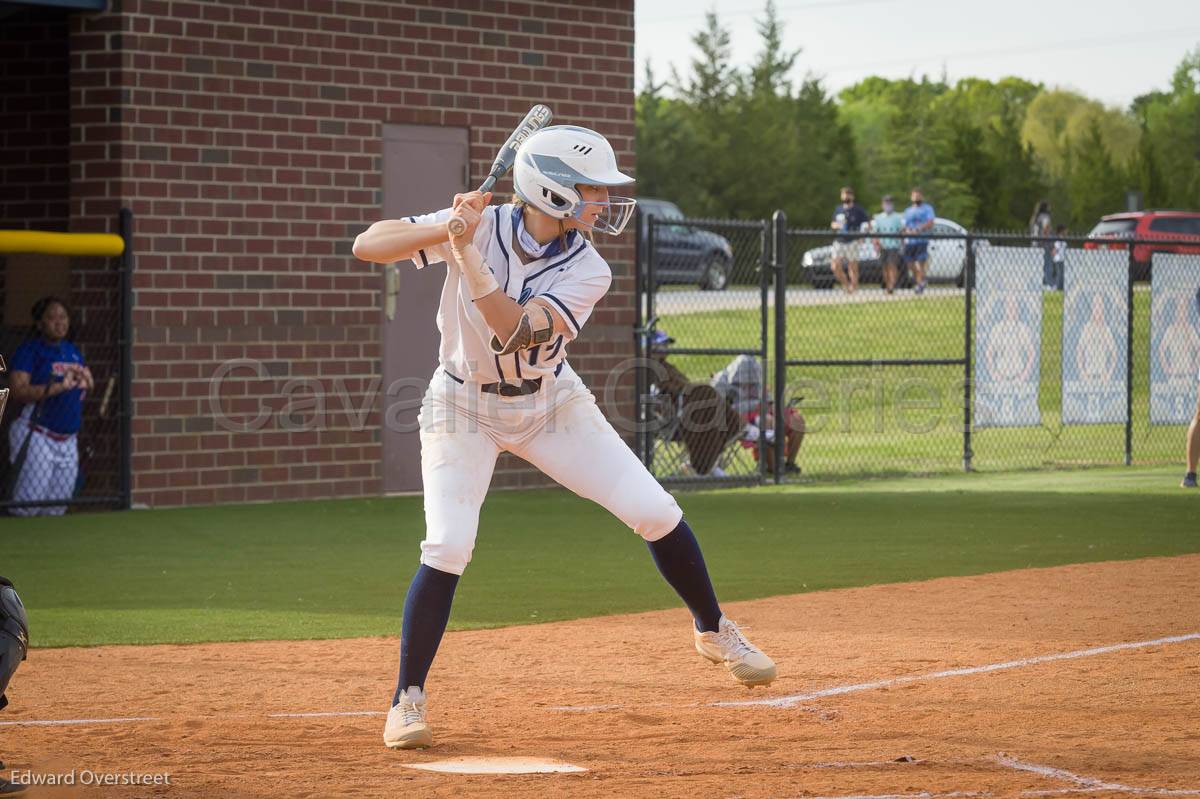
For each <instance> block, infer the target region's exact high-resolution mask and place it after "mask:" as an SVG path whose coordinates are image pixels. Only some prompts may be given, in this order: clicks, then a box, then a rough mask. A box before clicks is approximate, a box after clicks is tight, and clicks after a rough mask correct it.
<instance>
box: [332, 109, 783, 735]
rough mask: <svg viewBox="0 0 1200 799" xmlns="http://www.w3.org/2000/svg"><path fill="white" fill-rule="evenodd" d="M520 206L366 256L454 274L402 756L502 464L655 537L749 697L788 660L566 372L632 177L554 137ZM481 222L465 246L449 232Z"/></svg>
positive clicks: (405, 236)
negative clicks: (712, 569)
mask: <svg viewBox="0 0 1200 799" xmlns="http://www.w3.org/2000/svg"><path fill="white" fill-rule="evenodd" d="M513 180H514V186H515V190H516V197H517V199H516V200H514V202H513V203H512V204H510V205H498V206H490V205H489V202H490V201H491V198H492V195H491V193H490V192H488V193H484V194H480V193H479V192H471V193H469V194H460V195H456V196H455V197H454V201H453V207H452V208H448V209H445V210H442V211H438V212H436V213H432V214H426V215H424V216H416V217H409V218H407V219H403V220H385V221H382V222H377V223H375V224H374V225H372V226H371V227H370V228H369V229H368V230H366V231H365V232H364V233H362V234H361V235H360V236H359V237H358V238H357V239H356V241H355V244H354V253H355V255H356V256H358V257H359V258H361V259H363V260H367V261H373V262H377V263H391V262H393V261H397V260H402V259H410V260H412V262H413V263H414V264H415V265H416V267H417V268H418V269H421V268H426V267H428V266H429V265H430V264H435V263H442V262H444V263H445V264H446V282H445V284H444V286H443V288H442V295H441V303H440V306H439V308H438V314H437V324H438V329H439V330H440V331H441V336H442V340H441V348H440V353H439V360H440V365H439V366H438V368H437V370H436V371H435V372H434V375H433V378H432V380H431V383H430V385H429V389H428V390H427V391H426V393H425V396H424V399H423V401H422V405H421V412H420V414H419V416H418V422H419V425H420V432H421V473H422V479H423V482H424V495H425V523H426V531H425V540H424V541H423V542H422V544H421V565H420V567H419V568H418V569H417V573H416V575H415V576H414V577H413V581H412V584H411V586H410V587H409V590H408V596H407V598H406V600H405V603H404V621H403V627H402V631H401V637H400V675H399V679H398V680H397V684H396V692H395V694H394V696H393V698H392V709H391V711H390V712H389V713H388V717H387V723H386V725H385V727H384V732H383V740H384V743H385V744H386V745H387V746H389V747H391V748H393V749H413V748H418V747H426V746H429V745H430V744H432V742H433V734H432V732H431V730H430V727H429V724H428V723H427V722H426V696H425V678H426V675H427V674H428V673H429V667H430V664H431V663H432V662H433V658H434V654H435V653H436V651H437V648H438V644H439V643H440V642H441V639H442V633H443V632H444V631H445V628H446V622H447V621H448V619H449V617H450V605H451V601H452V600H453V597H454V590H455V587H456V586H457V584H458V580H459V577H460V576H461V575H462V573H463V571H464V570H465V569H466V566H467V563H468V562H469V561H470V559H471V551H472V549H473V548H474V546H475V536H476V532H477V529H478V525H479V508H480V506H481V505H482V503H483V500H484V497H485V495H486V494H487V489H488V485H489V483H490V482H491V478H492V470H493V468H494V466H495V463H496V458H497V456H498V455H499V454H500V452H502V451H508V452H512V453H513V454H515V455H517V456H518V457H521V458H524V459H525V460H527V461H529V462H530V463H532V464H533V465H535V466H537V467H538V468H539V469H541V470H542V471H543V472H545V473H546V474H547V475H549V476H550V477H552V478H554V479H555V480H557V481H558V482H559V483H561V484H562V485H564V486H566V487H567V488H569V489H571V490H572V491H574V492H575V493H576V494H579V495H580V496H583V497H586V498H588V499H590V500H593V501H595V502H598V503H600V504H601V505H602V506H604V507H605V508H606V509H608V510H609V511H610V512H611V513H612V514H613V515H614V516H616V517H617V518H619V519H620V520H621V521H622V522H624V523H625V524H627V525H628V526H629V527H630V528H632V529H633V530H634V532H636V533H637V534H638V535H640V536H641V537H642V538H644V539H645V540H646V541H647V543H648V544H649V547H650V552H651V555H652V556H653V558H654V561H655V563H656V564H657V566H658V568H659V571H660V572H661V573H662V575H663V577H665V578H666V580H667V582H668V583H670V584H671V586H672V587H673V588H674V589H675V590H676V591H677V592H678V594H679V596H680V597H681V598H682V599H683V601H684V603H685V604H686V605H687V606H688V608H689V609H690V610H691V612H692V615H693V616H694V617H695V628H694V640H695V646H696V649H697V651H698V652H699V653H700V654H701V655H703V656H704V657H705V658H708V659H709V660H711V661H713V662H714V663H724V664H725V665H726V666H727V667H728V669H729V671H730V673H731V674H732V675H733V677H734V678H735V679H737V680H738V681H739V682H741V683H742V684H744V685H748V686H754V685H766V684H767V683H769V682H771V681H772V680H773V679H775V664H774V663H773V662H772V661H771V659H770V658H769V657H767V656H766V655H765V654H763V653H762V652H761V651H760V650H759V649H758V648H757V647H755V646H754V645H753V644H751V643H750V642H749V641H748V640H746V638H745V636H744V635H743V634H742V633H741V632H740V631H739V630H738V627H737V625H736V624H734V623H733V622H732V621H730V620H729V619H727V618H725V616H724V615H723V614H722V613H721V608H720V606H719V605H718V604H717V599H716V596H715V594H714V592H713V587H712V583H711V581H710V580H709V577H708V571H707V569H706V567H705V564H704V557H703V555H702V554H701V552H700V547H699V544H698V543H697V542H696V537H695V536H694V535H693V534H692V530H691V528H690V527H688V524H687V522H686V521H684V519H683V512H682V511H681V510H680V508H679V506H678V505H677V504H676V503H675V500H674V498H673V497H672V496H671V495H670V494H668V493H667V492H666V491H664V490H663V488H662V486H660V485H659V484H658V482H657V481H656V480H655V479H654V477H653V476H651V474H650V473H649V472H648V471H647V470H646V468H645V467H644V466H643V465H642V463H641V462H640V461H639V460H638V459H637V457H636V456H635V455H634V454H633V452H632V451H631V450H630V449H629V447H627V446H626V445H625V443H624V442H623V441H622V440H621V438H620V437H619V436H618V435H617V433H616V431H615V430H613V428H612V426H611V425H610V424H609V423H608V421H607V420H606V419H605V418H604V416H603V414H601V412H600V410H599V408H597V406H596V400H595V397H593V395H592V393H591V391H589V390H588V388H587V387H586V386H585V385H584V384H583V382H582V381H581V380H580V379H579V376H578V375H576V374H575V372H574V370H572V369H571V366H570V364H568V363H567V360H566V354H567V353H566V349H567V346H568V344H569V343H570V342H571V341H572V340H574V339H575V337H576V336H578V335H579V332H580V329H581V328H582V327H583V325H584V324H586V323H587V320H588V317H589V316H590V315H591V313H592V309H593V308H594V307H595V305H596V303H598V302H599V301H600V300H601V298H603V297H604V294H605V292H607V291H608V287H609V284H610V283H611V282H612V272H611V271H610V270H609V267H608V264H607V263H606V262H605V260H604V259H603V258H602V257H601V256H600V254H599V253H598V252H597V251H596V249H595V247H593V246H592V243H591V242H590V241H589V240H588V238H587V236H586V235H583V234H585V233H588V232H591V231H599V232H601V233H607V234H610V235H614V236H616V235H619V234H620V233H621V231H622V230H624V228H625V225H626V223H628V221H629V219H630V217H631V216H632V215H633V209H634V205H635V201H634V200H632V199H628V198H623V197H609V193H608V190H609V187H610V186H622V185H626V184H629V183H632V182H633V179H632V178H630V177H628V176H627V175H624V174H622V173H621V172H620V171H619V170H618V169H617V162H616V157H615V156H614V154H613V149H612V147H611V146H610V145H609V143H608V141H607V140H605V138H604V137H603V136H601V135H600V134H598V133H596V132H594V131H591V130H588V129H586V128H581V127H574V126H570V125H561V126H554V127H547V128H544V129H543V130H540V131H538V132H537V133H535V134H533V135H532V136H530V137H529V138H528V139H527V140H526V141H525V142H524V143H523V144H522V145H521V147H520V149H519V150H518V152H517V157H516V163H515V165H514V176H513ZM452 217H456V218H457V219H461V220H462V221H464V222H466V225H465V230H464V231H463V232H462V234H461V235H458V236H455V235H451V233H450V230H449V228H452V227H455V226H456V225H451V226H448V225H447V222H448V221H449V220H450V219H451V218H452Z"/></svg>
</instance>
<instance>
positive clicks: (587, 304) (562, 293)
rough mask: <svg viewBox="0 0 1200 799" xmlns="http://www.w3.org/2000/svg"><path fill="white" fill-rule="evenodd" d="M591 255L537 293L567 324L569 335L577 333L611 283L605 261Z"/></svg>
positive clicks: (575, 335)
mask: <svg viewBox="0 0 1200 799" xmlns="http://www.w3.org/2000/svg"><path fill="white" fill-rule="evenodd" d="M591 255H592V256H593V257H592V258H588V259H587V260H585V261H584V262H583V263H579V264H576V265H575V266H574V267H572V268H570V269H567V270H566V271H564V272H563V273H562V277H560V278H559V279H558V280H557V281H555V282H554V285H552V286H550V288H548V289H546V290H545V291H542V292H541V293H540V294H538V295H537V296H538V297H541V298H542V299H544V300H546V301H547V302H549V303H550V305H551V306H553V307H554V309H555V310H557V311H558V312H559V313H560V314H561V315H562V317H563V319H564V320H565V321H566V323H567V327H569V328H571V336H570V338H571V339H574V338H576V337H578V336H579V331H580V330H582V329H583V326H584V325H585V324H586V323H587V320H588V317H590V316H591V315H592V309H593V308H595V307H596V303H598V302H600V300H602V299H604V295H605V294H606V293H608V287H609V286H610V285H612V272H611V271H610V270H609V268H608V264H607V263H605V262H604V259H603V258H601V257H600V256H599V254H596V253H591Z"/></svg>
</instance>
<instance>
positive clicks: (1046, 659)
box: [711, 632, 1200, 707]
mask: <svg viewBox="0 0 1200 799" xmlns="http://www.w3.org/2000/svg"><path fill="white" fill-rule="evenodd" d="M1195 640H1200V632H1196V633H1188V634H1186V635H1171V636H1167V637H1165V638H1155V639H1153V640H1150V641H1131V642H1129V643H1124V644H1110V645H1108V646H1097V647H1092V648H1091V649H1076V650H1075V651H1073V652H1059V653H1056V654H1052V655H1038V656H1036V657H1029V658H1020V659H1019V660H1006V661H1004V662H1003V663H989V664H987V665H984V666H968V667H965V668H960V669H947V670H945V671H935V672H931V673H929V674H913V675H910V676H905V677H892V678H890V679H886V680H876V681H874V682H863V683H855V684H853V685H838V686H835V687H833V688H825V689H822V690H820V691H810V692H808V693H803V694H792V695H791V696H779V697H775V698H773V699H746V700H742V701H739V702H713V703H711V706H712V707H791V706H793V705H796V704H799V703H801V702H809V701H811V700H813V699H822V698H824V697H827V696H840V695H842V694H852V693H857V692H859V691H871V690H875V689H878V688H890V687H892V686H895V685H907V684H909V683H914V682H924V681H925V680H943V679H945V678H947V677H963V676H967V675H971V674H986V673H989V672H993V671H1005V670H1007V669H1019V668H1024V667H1026V666H1036V665H1038V664H1041V663H1052V662H1054V661H1058V660H1075V659H1077V658H1086V657H1093V656H1095V655H1107V654H1110V653H1112V652H1123V651H1126V650H1129V649H1143V648H1145V647H1148V646H1163V645H1165V644H1180V643H1184V642H1185V641H1195Z"/></svg>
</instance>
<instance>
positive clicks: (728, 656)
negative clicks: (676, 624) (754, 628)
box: [692, 616, 775, 688]
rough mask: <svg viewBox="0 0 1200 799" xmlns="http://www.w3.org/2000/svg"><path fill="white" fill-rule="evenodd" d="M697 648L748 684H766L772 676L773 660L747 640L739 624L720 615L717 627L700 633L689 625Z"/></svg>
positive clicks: (739, 680) (747, 685) (749, 685)
mask: <svg viewBox="0 0 1200 799" xmlns="http://www.w3.org/2000/svg"><path fill="white" fill-rule="evenodd" d="M692 632H693V634H694V636H695V639H696V651H697V652H699V653H700V654H701V655H703V656H704V657H705V658H707V659H708V660H711V661H712V662H713V663H724V664H725V668H727V669H729V673H730V674H732V675H733V678H734V679H735V680H737V681H738V682H740V683H741V684H742V685H745V686H746V687H748V688H753V687H754V686H756V685H769V684H770V683H771V681H772V680H774V679H775V661H773V660H771V659H770V658H769V657H767V656H766V655H764V654H763V652H762V650H761V649H759V648H758V647H756V646H755V645H754V644H752V643H750V642H749V641H747V640H746V636H744V635H742V631H741V630H739V629H738V626H737V625H736V624H734V623H733V622H732V621H730V620H729V619H727V618H726V617H724V616H722V617H721V623H720V628H719V629H718V630H717V631H716V632H715V633H712V632H708V633H702V632H700V631H699V630H697V629H696V626H695V625H694V624H693V625H692Z"/></svg>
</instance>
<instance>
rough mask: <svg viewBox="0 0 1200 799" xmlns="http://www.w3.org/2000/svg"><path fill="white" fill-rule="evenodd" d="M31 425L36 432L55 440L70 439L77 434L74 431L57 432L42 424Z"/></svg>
mask: <svg viewBox="0 0 1200 799" xmlns="http://www.w3.org/2000/svg"><path fill="white" fill-rule="evenodd" d="M29 426H30V427H31V428H33V429H34V430H35V431H36V432H38V433H41V434H42V435H44V436H45V437H46V438H49V439H51V440H53V441H70V440H71V439H72V438H73V437H74V435H75V434H74V433H67V434H63V433H56V432H54V431H53V430H47V429H46V428H44V427H42V426H41V425H36V424H31V425H29Z"/></svg>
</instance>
